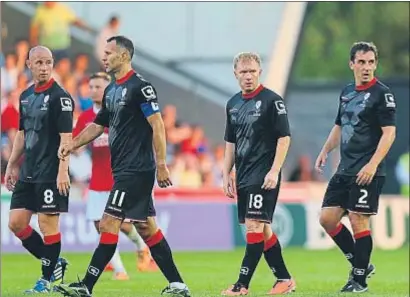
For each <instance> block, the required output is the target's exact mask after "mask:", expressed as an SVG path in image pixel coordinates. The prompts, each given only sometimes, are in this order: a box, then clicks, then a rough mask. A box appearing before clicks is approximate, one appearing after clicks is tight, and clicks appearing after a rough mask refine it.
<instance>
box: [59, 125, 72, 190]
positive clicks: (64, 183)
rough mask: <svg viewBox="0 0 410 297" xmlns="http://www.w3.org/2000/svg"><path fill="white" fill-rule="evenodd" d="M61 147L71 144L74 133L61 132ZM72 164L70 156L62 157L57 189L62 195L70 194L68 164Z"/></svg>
mask: <svg viewBox="0 0 410 297" xmlns="http://www.w3.org/2000/svg"><path fill="white" fill-rule="evenodd" d="M60 139H61V140H60V148H62V147H67V146H70V145H71V142H72V139H73V135H72V133H60ZM69 164H70V156H66V157H65V158H64V159H60V163H59V167H58V174H57V189H58V191H59V192H60V194H61V195H64V196H68V193H69V191H70V176H69V174H68V166H69Z"/></svg>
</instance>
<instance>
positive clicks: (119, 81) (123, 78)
mask: <svg viewBox="0 0 410 297" xmlns="http://www.w3.org/2000/svg"><path fill="white" fill-rule="evenodd" d="M134 73H135V71H134V70H133V69H131V70H130V71H128V73H127V74H126V75H124V76H123V77H121V78H120V79H117V80H116V83H117V84H118V85H121V84H123V83H125V82H126V81H127V80H128V79H129V78H130V77H131V76H132V75H133V74H134Z"/></svg>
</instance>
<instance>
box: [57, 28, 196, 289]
mask: <svg viewBox="0 0 410 297" xmlns="http://www.w3.org/2000/svg"><path fill="white" fill-rule="evenodd" d="M133 54H134V45H133V43H132V42H131V41H130V40H129V39H128V38H126V37H124V36H114V37H111V38H109V39H108V40H107V44H106V47H105V50H104V58H103V63H104V65H105V67H106V70H107V72H110V73H112V74H113V75H114V76H115V79H116V81H115V82H113V83H111V84H110V85H109V86H108V87H107V88H106V89H105V91H104V97H103V102H102V107H101V110H100V111H99V113H98V114H97V117H96V119H95V121H94V123H93V124H90V125H89V126H87V128H85V129H84V130H83V131H82V132H81V133H80V134H79V135H78V136H77V137H75V138H74V139H73V143H72V145H71V147H66V148H63V149H62V150H60V151H59V157H60V158H65V157H66V156H67V155H68V154H69V153H70V152H71V151H73V150H75V149H77V148H79V147H81V146H83V145H85V144H87V143H89V142H91V141H93V140H94V139H95V138H97V137H98V136H99V135H101V134H102V133H103V131H104V127H109V134H108V140H109V145H110V152H111V167H112V173H113V176H114V186H113V189H112V190H111V193H110V196H109V199H108V202H107V205H106V208H105V212H104V215H103V218H102V220H101V221H100V226H99V227H100V234H101V236H100V243H99V245H98V247H97V249H96V250H95V252H94V255H93V257H92V259H91V263H90V264H89V266H88V268H87V272H86V274H85V277H84V279H83V280H82V281H80V282H77V283H72V284H70V285H60V286H59V287H58V289H59V290H60V292H61V293H63V294H65V295H68V296H91V293H92V290H93V287H94V285H95V284H96V283H97V281H98V278H99V277H100V275H101V273H102V272H103V270H104V267H105V266H106V265H107V264H108V262H109V261H110V260H111V258H112V256H113V254H114V252H115V249H116V246H117V243H118V233H119V230H120V226H121V223H122V222H123V221H124V220H125V219H128V220H130V221H132V222H134V223H135V226H136V228H137V231H138V233H139V234H140V235H141V237H142V238H143V239H144V241H145V242H146V244H147V246H148V247H149V248H150V251H151V255H152V257H153V258H154V260H155V262H156V263H157V265H158V267H159V268H160V269H161V271H162V273H163V274H164V276H165V277H166V278H167V280H168V281H169V285H168V286H167V287H166V288H165V289H164V290H163V291H162V293H163V294H170V295H173V296H182V297H188V296H190V292H189V290H188V287H187V286H186V285H185V284H184V282H183V280H182V278H181V276H180V274H179V272H178V270H177V268H176V266H175V264H174V260H173V258H172V253H171V249H170V247H169V245H168V243H167V241H166V240H165V238H164V235H163V234H162V232H161V230H160V229H158V227H157V225H156V222H155V218H154V217H155V209H154V205H153V199H152V191H153V187H154V182H155V173H156V178H157V182H158V185H159V186H160V187H168V186H170V185H172V183H171V180H170V178H169V171H168V168H167V165H166V160H165V158H166V141H165V130H164V123H163V121H162V118H161V113H160V109H159V106H158V99H157V94H156V91H155V89H154V87H153V86H152V85H151V84H150V83H149V82H147V81H146V80H144V79H143V78H142V77H141V76H140V75H138V74H137V73H135V72H134V70H133V69H132V66H131V59H132V56H133ZM153 145H154V149H155V156H154V152H153Z"/></svg>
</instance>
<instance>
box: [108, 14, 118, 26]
mask: <svg viewBox="0 0 410 297" xmlns="http://www.w3.org/2000/svg"><path fill="white" fill-rule="evenodd" d="M118 21H119V18H118V17H117V16H116V15H113V16H111V17H110V20H109V21H108V22H109V23H110V24H113V23H115V22H118Z"/></svg>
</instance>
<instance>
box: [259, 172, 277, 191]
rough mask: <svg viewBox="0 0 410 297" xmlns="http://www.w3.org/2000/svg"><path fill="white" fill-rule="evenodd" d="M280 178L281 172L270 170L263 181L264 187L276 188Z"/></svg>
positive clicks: (267, 188) (268, 188) (265, 188)
mask: <svg viewBox="0 0 410 297" xmlns="http://www.w3.org/2000/svg"><path fill="white" fill-rule="evenodd" d="M278 179H279V172H276V171H273V170H269V172H268V174H266V176H265V180H264V181H263V185H262V187H261V188H262V189H264V190H272V189H274V188H276V186H277V184H278Z"/></svg>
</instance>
